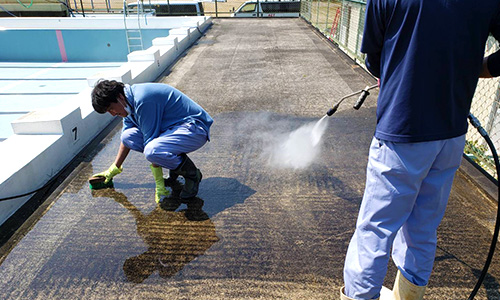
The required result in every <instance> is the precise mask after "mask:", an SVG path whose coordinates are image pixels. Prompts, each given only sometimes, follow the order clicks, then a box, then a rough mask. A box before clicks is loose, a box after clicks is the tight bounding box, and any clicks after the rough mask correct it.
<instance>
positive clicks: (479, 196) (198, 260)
mask: <svg viewBox="0 0 500 300" xmlns="http://www.w3.org/2000/svg"><path fill="white" fill-rule="evenodd" d="M159 81H161V82H165V83H168V84H171V85H173V86H175V87H177V88H179V89H180V90H182V91H183V92H185V93H186V94H187V95H189V96H190V97H191V98H192V99H194V100H195V101H197V102H198V103H199V104H201V105H202V106H203V107H204V108H205V109H206V110H207V111H208V112H209V113H210V114H211V115H212V117H213V118H214V120H215V122H214V125H213V126H212V128H211V141H210V143H208V144H207V145H205V146H204V147H203V148H201V149H200V150H198V151H196V152H195V153H192V154H191V157H192V159H193V160H194V162H195V163H196V164H197V165H198V167H199V168H200V169H201V170H202V172H203V181H202V183H201V185H200V193H199V197H200V198H201V199H203V200H204V202H205V205H204V207H203V210H204V211H205V212H206V213H207V214H208V216H209V217H210V219H209V220H205V221H198V222H196V221H189V220H188V219H187V218H186V217H185V215H184V212H182V211H177V212H167V211H164V210H162V209H161V208H159V207H157V206H156V204H155V202H154V181H153V179H152V176H151V174H150V170H149V163H148V162H147V161H146V160H145V159H144V157H143V155H142V154H140V153H134V152H132V153H131V154H130V155H129V157H128V159H127V160H126V162H125V164H124V171H123V173H122V174H120V175H118V176H117V177H116V178H115V180H114V182H115V189H108V190H100V191H93V192H92V191H90V190H89V188H88V183H87V178H88V177H89V176H90V175H91V174H93V173H95V172H98V171H101V170H104V169H106V168H107V167H108V166H109V165H110V164H111V163H112V162H113V160H114V156H115V154H116V152H117V149H118V146H119V142H120V134H119V133H120V126H121V125H118V126H117V127H116V128H115V129H114V130H113V131H112V132H111V133H110V134H109V135H108V136H107V137H106V138H105V139H103V140H102V141H101V142H100V144H99V145H97V147H96V148H95V149H94V150H93V151H91V152H89V153H88V154H87V155H86V159H85V160H84V161H82V162H81V163H80V164H79V165H78V166H76V167H75V169H74V171H73V172H72V173H71V174H70V175H69V176H68V177H67V178H66V179H65V181H64V183H63V184H62V185H61V186H60V187H59V189H58V190H57V191H56V192H54V193H53V194H52V195H51V196H49V198H48V199H47V200H46V201H45V203H44V205H43V206H42V207H41V208H40V209H39V210H38V211H37V212H36V213H35V214H34V215H33V216H32V217H31V218H30V220H28V221H27V222H26V223H25V224H24V226H23V227H22V228H21V229H20V230H19V231H18V232H17V233H16V235H14V237H13V238H12V239H11V240H10V241H9V243H7V244H6V245H4V246H3V247H2V248H0V250H1V252H0V298H2V299H179V300H180V299H190V300H197V299H200V300H201V299H203V300H206V299H273V300H274V299H287V300H289V299H338V290H339V288H340V287H341V286H342V284H343V283H342V267H343V263H344V258H345V252H346V250H347V245H348V242H349V239H350V238H351V235H352V233H353V231H354V225H355V222H356V216H357V211H358V208H359V204H360V201H361V197H362V194H363V188H364V180H365V168H366V162H367V154H368V147H369V143H370V140H371V137H372V134H373V131H374V126H375V107H376V93H374V95H372V96H370V97H369V98H368V100H367V101H366V102H365V104H364V106H363V107H362V108H361V109H360V110H359V111H354V110H353V109H352V104H353V103H354V101H355V100H356V99H352V100H346V101H345V102H344V104H343V105H342V106H341V107H340V109H339V111H338V112H337V113H336V114H335V115H334V116H332V117H331V119H330V120H329V124H328V129H327V131H326V133H325V136H324V139H323V141H322V143H323V144H322V152H321V154H320V155H319V157H318V159H317V160H316V161H315V162H314V163H313V164H312V165H311V166H310V167H309V168H306V169H298V170H289V169H275V168H271V167H269V165H268V164H267V162H266V161H265V160H263V159H262V156H261V154H262V152H263V149H264V148H265V147H266V146H267V145H268V144H270V143H273V142H274V139H273V137H275V136H278V135H280V134H283V133H286V132H290V131H292V130H294V129H296V128H298V127H300V126H302V125H304V124H307V123H309V122H315V121H317V120H318V119H319V118H320V117H322V116H323V115H324V113H325V112H326V111H327V110H328V108H329V107H330V105H331V104H332V103H334V101H336V100H338V99H340V98H341V97H343V96H344V95H347V94H349V93H351V92H353V91H357V90H360V89H362V88H364V87H365V86H367V85H372V84H373V83H374V82H375V81H374V80H373V78H371V77H370V76H368V74H367V73H366V72H365V71H364V70H363V69H361V68H360V67H359V66H357V65H355V64H354V63H353V62H352V61H351V60H350V59H349V58H347V57H346V56H345V55H344V54H343V53H341V52H340V51H339V50H338V49H336V48H335V47H334V46H332V45H331V44H330V43H329V42H328V41H326V40H325V39H324V38H323V37H322V36H321V35H320V34H318V33H317V32H316V31H315V30H314V29H313V28H312V27H311V26H309V25H308V24H307V23H306V22H305V21H303V20H302V19H217V20H214V24H213V26H212V28H211V29H210V30H209V31H207V32H206V35H205V36H204V37H203V38H201V39H200V40H199V41H198V42H197V43H196V44H195V45H194V46H193V47H192V48H191V49H190V50H189V51H188V53H187V55H185V56H184V57H182V58H181V59H180V60H179V61H178V62H177V63H176V65H175V66H174V67H173V68H172V70H171V71H170V72H169V73H168V74H165V76H164V77H162V78H160V80H159ZM483 179H484V178H483V177H482V176H481V175H479V174H478V173H477V172H476V171H475V170H474V169H473V168H471V167H470V165H468V163H467V162H465V161H464V163H463V167H462V168H461V169H460V170H459V172H458V173H457V176H456V179H455V183H454V186H453V190H452V193H451V197H450V201H449V206H448V209H447V212H446V215H445V217H444V219H443V222H442V224H441V226H440V228H439V232H438V249H437V253H436V263H435V267H434V272H433V274H432V277H431V280H430V282H429V287H428V289H427V292H426V296H425V299H466V298H467V297H468V295H469V293H470V291H471V290H472V288H473V287H474V284H475V282H476V280H477V277H478V276H479V272H480V270H481V269H482V267H483V264H484V260H485V258H486V253H487V250H488V248H489V243H490V240H491V234H492V230H493V226H494V221H495V214H496V200H494V199H493V198H492V197H491V196H490V194H491V193H492V191H494V188H492V186H491V184H490V183H488V182H487V181H484V180H483ZM479 183H481V184H479ZM498 261H499V258H498V255H495V257H494V259H493V264H492V266H491V267H490V271H489V274H488V276H487V277H486V281H485V285H484V286H483V287H482V288H481V290H480V291H479V294H478V296H477V297H476V298H475V299H490V300H491V299H499V298H500V290H499V287H500V283H499V279H500V277H499V276H500V264H499V263H498ZM395 272H396V270H395V268H394V266H393V265H392V263H390V265H389V271H388V276H387V278H386V282H385V284H386V286H389V287H392V284H393V277H394V276H395Z"/></svg>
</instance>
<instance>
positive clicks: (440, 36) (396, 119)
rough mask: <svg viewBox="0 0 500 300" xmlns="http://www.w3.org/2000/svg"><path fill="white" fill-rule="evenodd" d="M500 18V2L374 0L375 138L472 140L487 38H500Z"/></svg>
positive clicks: (369, 11) (367, 34) (368, 45)
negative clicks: (468, 134)
mask: <svg viewBox="0 0 500 300" xmlns="http://www.w3.org/2000/svg"><path fill="white" fill-rule="evenodd" d="M499 13H500V1H498V0H481V1H470V0H368V2H367V6H366V21H365V27H364V35H363V42H362V45H361V51H362V52H363V53H366V54H367V56H366V66H367V68H368V70H369V71H370V72H371V73H372V74H373V75H375V76H376V77H379V78H380V92H379V98H378V103H377V127H376V131H375V137H377V138H379V139H383V140H388V141H392V142H421V141H432V140H439V139H447V138H453V137H456V136H460V135H462V134H465V133H466V132H467V115H468V113H469V110H470V105H471V101H472V97H473V96H474V91H475V88H476V85H477V81H478V78H479V74H480V71H481V68H482V61H483V56H484V49H485V44H486V40H487V38H488V35H489V33H491V34H493V36H494V37H495V38H496V39H497V40H498V39H499V38H500V15H499Z"/></svg>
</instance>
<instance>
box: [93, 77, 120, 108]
mask: <svg viewBox="0 0 500 300" xmlns="http://www.w3.org/2000/svg"><path fill="white" fill-rule="evenodd" d="M124 87H125V85H124V84H123V83H121V82H118V81H116V80H103V79H101V80H99V81H98V82H97V84H96V85H95V86H94V89H93V90H92V106H93V107H94V110H95V111H96V112H98V113H100V114H104V113H106V112H107V110H108V108H109V105H111V103H116V102H118V96H119V95H122V96H124V97H125V92H124V91H123V89H124Z"/></svg>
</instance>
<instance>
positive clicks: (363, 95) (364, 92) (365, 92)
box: [326, 84, 378, 117]
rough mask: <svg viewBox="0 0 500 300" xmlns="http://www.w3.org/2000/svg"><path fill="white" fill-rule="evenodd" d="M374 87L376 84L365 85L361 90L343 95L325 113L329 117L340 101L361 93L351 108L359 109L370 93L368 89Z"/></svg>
mask: <svg viewBox="0 0 500 300" xmlns="http://www.w3.org/2000/svg"><path fill="white" fill-rule="evenodd" d="M376 87H378V84H376V85H372V86H367V87H365V89H363V90H361V91H357V92H354V93H352V94H349V95H347V96H344V97H343V98H342V99H340V100H339V102H337V104H335V105H334V106H333V107H332V108H330V109H329V110H328V111H327V112H326V115H327V116H329V117H331V116H332V115H333V114H334V113H335V112H336V111H337V109H338V108H339V106H340V103H342V101H344V100H345V99H347V98H349V97H352V96H354V95H357V94H361V95H360V96H359V98H358V101H357V102H356V104H354V106H353V108H354V109H356V110H357V109H359V108H360V107H361V105H363V102H365V100H366V97H368V95H370V93H369V92H368V91H369V90H371V89H374V88H376Z"/></svg>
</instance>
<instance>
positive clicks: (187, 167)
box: [172, 154, 203, 200]
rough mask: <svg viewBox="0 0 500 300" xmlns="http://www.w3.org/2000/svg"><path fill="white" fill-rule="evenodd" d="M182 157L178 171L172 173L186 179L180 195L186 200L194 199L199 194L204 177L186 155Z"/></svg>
mask: <svg viewBox="0 0 500 300" xmlns="http://www.w3.org/2000/svg"><path fill="white" fill-rule="evenodd" d="M182 157H183V159H182V162H181V164H180V165H179V167H177V169H175V170H172V173H174V174H175V175H177V176H179V175H180V176H182V177H184V180H185V183H184V187H183V188H182V191H181V193H180V197H181V198H182V199H183V200H184V199H190V198H193V197H195V196H196V195H197V194H198V187H199V185H200V181H201V179H202V178H203V175H202V174H201V172H200V170H199V169H198V168H196V166H195V164H194V163H193V161H192V160H191V159H190V158H189V157H188V156H187V155H186V154H182Z"/></svg>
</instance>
